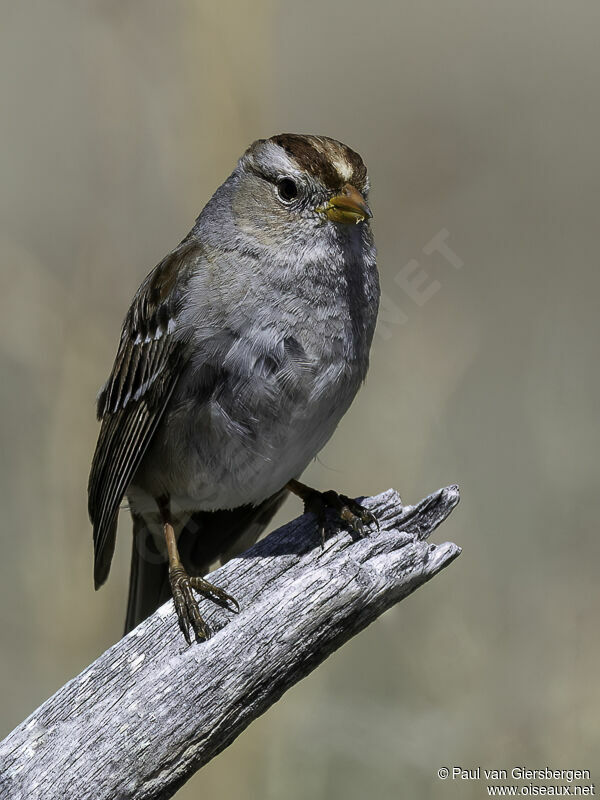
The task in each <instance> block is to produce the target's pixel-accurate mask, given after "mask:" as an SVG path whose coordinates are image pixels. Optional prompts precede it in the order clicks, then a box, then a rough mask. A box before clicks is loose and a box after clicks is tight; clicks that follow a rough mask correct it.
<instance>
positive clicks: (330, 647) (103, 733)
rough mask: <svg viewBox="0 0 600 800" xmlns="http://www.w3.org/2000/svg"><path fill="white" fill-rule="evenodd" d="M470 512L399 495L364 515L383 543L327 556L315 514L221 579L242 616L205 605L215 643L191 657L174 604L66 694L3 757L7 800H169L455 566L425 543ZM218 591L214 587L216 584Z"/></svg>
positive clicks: (334, 550)
mask: <svg viewBox="0 0 600 800" xmlns="http://www.w3.org/2000/svg"><path fill="white" fill-rule="evenodd" d="M458 499H459V495H458V489H457V487H455V486H450V487H448V488H447V489H441V490H440V491H438V492H436V493H435V494H432V495H430V496H429V497H427V498H425V500H422V501H421V502H420V503H419V504H418V505H416V506H402V503H401V500H400V497H399V496H398V494H397V493H396V492H394V491H392V490H390V491H387V492H384V493H383V494H381V495H378V496H377V497H372V498H368V499H366V500H365V501H364V504H365V505H366V506H367V507H368V508H370V509H371V510H372V511H374V513H375V514H376V515H377V517H378V519H379V521H380V525H381V530H380V531H378V532H377V531H373V532H372V533H371V534H370V535H369V536H367V537H364V538H358V537H357V536H356V535H353V534H350V533H348V532H345V531H342V532H338V533H337V534H336V535H334V536H332V537H331V538H329V539H328V540H327V543H326V546H325V549H324V550H323V551H321V549H320V547H319V541H318V536H317V532H316V526H315V524H314V518H313V516H312V515H310V514H307V515H304V516H302V517H299V518H298V519H296V520H294V521H293V522H291V523H289V524H288V525H285V526H284V527H283V528H280V529H279V530H277V531H275V532H274V533H272V534H271V535H270V536H268V537H267V538H266V539H264V540H263V541H261V542H259V543H258V544H257V545H255V546H254V547H252V548H251V549H250V550H248V551H247V552H246V553H243V554H242V555H241V556H240V557H239V558H236V559H234V560H232V561H230V562H229V563H227V564H226V565H225V566H224V567H221V568H220V569H219V570H218V572H215V573H213V578H214V582H215V583H217V584H218V585H219V586H222V587H223V588H224V589H226V590H227V591H228V592H230V593H231V594H233V595H234V596H235V597H236V598H237V599H238V601H239V603H240V606H241V609H242V610H241V612H240V613H239V614H237V615H234V614H231V613H228V612H227V611H225V610H223V609H220V608H218V607H216V606H214V605H212V604H210V603H208V602H206V601H202V604H201V611H202V613H203V614H205V618H206V619H207V621H208V622H209V624H210V626H211V627H212V629H213V631H215V633H214V635H213V636H212V638H211V639H209V640H208V641H207V642H204V643H202V644H199V645H192V646H191V647H187V646H186V645H185V642H184V640H183V637H182V636H181V633H180V632H179V629H178V627H177V622H176V619H175V616H174V612H173V606H172V603H171V602H169V603H167V604H166V605H164V606H163V607H162V608H161V609H159V610H158V611H157V612H156V613H155V614H154V615H153V616H152V617H151V618H150V619H148V620H146V621H145V622H144V623H143V624H142V625H140V626H139V627H138V628H136V630H134V631H132V632H131V633H130V634H129V635H128V636H126V637H125V638H124V639H122V640H121V641H119V642H118V643H117V644H115V645H114V646H113V647H111V648H110V650H107V651H106V652H105V653H104V654H103V655H101V656H100V658H98V659H97V660H96V661H95V662H94V663H93V664H91V665H90V666H89V667H88V668H87V669H85V670H84V671H83V672H82V673H81V674H80V675H78V676H77V677H76V678H74V679H73V680H71V681H70V682H69V683H67V684H66V685H65V686H63V687H62V688H61V689H60V690H59V691H58V692H57V693H56V694H55V695H54V696H53V697H51V698H50V699H49V700H47V701H46V702H45V703H44V704H43V705H42V706H40V708H38V709H37V711H35V712H34V713H33V714H32V715H31V716H30V717H29V718H28V719H27V720H25V722H23V723H22V724H21V725H20V726H19V727H18V728H16V729H15V730H14V731H13V732H12V733H11V734H10V735H9V736H8V737H7V738H6V739H5V740H4V742H2V743H1V744H0V797H2V798H11V800H21V798H23V800H24V799H25V798H28V799H29V798H34V797H40V798H44V800H51V799H53V798H56V799H57V800H58V798H61V799H62V798H65V797H72V798H75V797H76V798H78V800H86V798H89V799H90V800H92V799H93V800H103V799H104V798H106V800H108V799H109V798H110V800H115V798H118V799H119V800H127V799H128V798H136V800H142V799H148V800H149V799H150V798H153V799H154V798H168V797H171V796H172V795H173V794H174V793H175V791H176V790H177V789H178V788H179V787H180V786H181V785H182V784H183V783H184V782H185V781H186V780H187V779H188V778H189V777H190V776H191V775H192V774H193V773H194V772H195V771H196V770H197V769H199V768H200V767H201V766H202V765H203V764H206V763H207V761H209V760H210V759H211V758H213V756H215V755H217V753H219V752H220V751H221V750H223V749H224V748H225V747H227V746H228V745H229V744H230V743H231V742H232V741H233V740H234V739H235V738H236V737H237V736H238V735H239V734H240V733H241V732H242V731H243V730H244V728H246V726H247V725H249V724H250V722H252V720H254V719H256V718H257V717H258V716H259V715H260V714H262V713H263V712H264V711H266V710H267V709H268V708H269V706H271V705H272V704H273V703H274V702H275V701H276V700H278V699H279V698H280V697H281V695H282V694H283V693H284V692H285V691H286V689H288V688H289V687H290V686H292V685H293V684H294V683H296V682H297V681H299V680H300V679H301V678H303V677H304V676H306V675H308V673H309V672H311V670H313V669H314V668H315V667H316V666H317V665H318V664H320V663H321V662H322V661H323V660H324V659H325V658H326V657H327V656H328V655H330V653H332V652H333V651H334V650H336V649H337V648H338V647H340V645H342V644H343V643H344V642H346V641H347V640H348V639H350V638H351V637H352V636H354V635H355V634H356V633H358V632H359V631H360V630H362V629H363V628H365V627H366V626H367V625H368V624H369V623H370V622H372V621H373V620H374V619H376V617H378V616H379V615H380V614H382V613H383V612H384V611H385V610H386V609H388V608H389V607H390V606H392V605H393V604H394V603H397V602H398V601H400V600H402V599H403V598H404V597H406V596H407V595H408V594H410V593H411V592H412V591H414V590H415V589H416V588H417V587H418V586H420V585H421V584H422V583H425V582H426V581H428V580H429V579H430V578H432V577H433V576H434V575H435V574H436V573H437V572H439V571H440V570H441V569H443V568H444V567H445V566H447V565H448V564H449V563H450V562H451V561H452V560H453V559H455V558H456V557H457V556H458V555H459V553H460V548H459V547H457V546H456V545H455V544H451V543H445V544H440V545H435V544H428V543H427V541H426V539H427V537H428V536H429V534H430V533H431V532H432V531H433V530H434V529H435V528H436V527H437V526H438V525H439V524H440V523H441V522H442V521H443V520H444V519H445V518H446V517H447V516H448V514H449V513H450V512H451V511H452V509H453V508H454V506H455V505H456V504H457V502H458ZM211 579H212V578H211Z"/></svg>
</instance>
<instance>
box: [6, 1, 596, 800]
mask: <svg viewBox="0 0 600 800" xmlns="http://www.w3.org/2000/svg"><path fill="white" fill-rule="evenodd" d="M217 6H218V7H217ZM599 25H600V5H599V4H598V3H597V2H596V1H595V0H590V2H580V1H578V0H575V2H572V3H564V2H558V0H531V2H526V3H524V2H522V0H505V2H503V3H481V2H476V1H475V0H455V1H454V2H451V3H446V2H441V0H437V2H428V1H427V0H426V1H425V2H423V0H420V1H419V2H416V0H411V1H410V2H406V1H404V0H402V1H401V2H398V0H378V1H377V2H373V3H362V2H358V0H326V2H323V0H321V1H320V2H317V1H316V0H304V2H302V3H298V2H293V0H253V2H252V3H250V2H232V0H225V2H221V3H219V4H215V3H204V2H192V1H191V0H189V2H183V0H171V2H169V3H166V2H159V1H158V0H154V1H150V2H143V3H142V2H130V3H121V2H114V1H113V2H111V0H95V1H93V0H90V1H89V2H86V3H71V2H67V0H55V2H53V3H43V2H32V0H25V2H21V3H10V2H6V1H5V2H2V4H1V5H0V37H1V39H0V41H1V45H0V107H1V109H2V113H1V117H0V161H1V175H2V190H1V192H0V263H1V272H0V281H1V283H0V304H1V317H0V318H1V322H0V324H1V326H2V335H1V336H0V365H1V381H0V413H1V415H2V417H1V419H2V424H1V426H0V437H1V438H0V448H1V452H2V461H1V465H0V471H1V473H0V502H1V508H2V526H1V533H0V536H1V537H2V559H1V560H0V647H1V656H0V687H1V689H0V692H1V697H0V737H2V736H4V735H6V734H7V733H8V732H9V731H10V730H11V728H13V727H14V726H15V725H16V724H18V723H19V722H20V721H21V720H22V719H23V718H25V716H27V715H28V714H29V713H30V712H31V711H33V710H34V709H35V707H36V706H37V705H38V704H39V703H41V702H42V701H43V700H45V699H46V698H47V697H48V696H49V695H50V694H51V693H52V692H54V691H55V690H56V689H57V688H58V687H59V686H61V685H62V684H63V683H65V682H66V681H67V680H68V679H69V678H71V677H72V676H74V675H75V674H76V673H78V672H79V671H80V670H81V669H82V668H83V667H85V666H86V665H87V664H88V663H89V662H91V661H92V660H93V659H94V658H96V657H97V656H98V655H99V654H100V653H101V652H102V651H103V650H104V649H105V648H107V647H108V646H109V645H111V644H112V643H113V642H114V641H115V640H116V639H117V638H118V637H119V636H120V634H121V630H122V624H123V615H124V610H125V597H126V585H127V579H128V571H129V546H130V538H129V530H130V523H129V520H128V518H127V517H128V515H127V514H126V513H123V514H122V520H121V531H120V536H119V540H118V542H119V544H118V554H117V556H118V557H117V558H116V559H115V561H114V564H113V569H112V573H111V576H110V580H109V583H108V585H107V586H105V587H104V588H103V590H102V591H101V592H99V593H97V594H96V593H94V590H93V585H92V546H91V530H90V525H89V522H88V519H87V513H86V482H87V474H88V468H89V463H90V459H91V455H92V452H93V448H94V445H95V440H96V436H97V431H98V426H97V424H96V422H95V414H94V401H95V396H96V393H97V391H98V389H99V387H100V385H101V384H102V382H103V381H104V380H105V378H106V377H107V375H108V372H109V370H110V367H111V364H112V359H113V356H114V353H115V350H116V345H117V341H118V335H119V330H120V324H121V321H122V318H123V316H124V314H125V311H126V310H127V307H128V305H129V302H130V299H131V297H132V295H133V293H134V291H135V290H136V288H137V286H138V285H139V283H140V281H141V280H142V278H143V277H144V276H145V274H146V273H147V272H148V271H149V270H150V269H151V268H152V267H153V266H154V265H155V264H156V263H157V262H158V261H159V260H160V259H161V258H162V256H163V255H164V254H165V253H167V252H168V251H169V250H170V249H171V248H172V247H173V246H174V245H175V244H176V243H177V242H178V241H179V240H180V239H181V238H182V237H183V236H184V235H185V234H186V233H187V231H188V230H189V228H190V227H191V225H192V223H193V221H194V218H195V217H196V215H197V214H198V212H199V211H200V209H201V208H202V206H203V205H204V204H205V202H206V201H207V199H208V198H209V196H210V195H211V194H212V192H213V191H214V189H215V188H216V187H217V186H218V185H219V184H220V183H221V182H222V181H223V179H224V178H225V177H226V176H227V175H228V174H229V173H230V172H231V170H232V169H233V167H234V164H235V162H236V159H237V158H238V156H239V155H240V154H241V153H242V152H243V150H244V148H245V147H246V146H247V145H248V144H249V143H250V142H251V141H252V140H253V139H255V138H258V137H264V136H269V135H271V134H273V133H277V132H282V131H293V132H311V133H322V134H326V135H329V136H333V137H335V138H339V139H341V140H343V141H344V142H346V143H348V144H350V145H351V146H352V147H354V148H355V149H356V150H358V152H360V153H361V154H362V156H363V158H364V159H365V161H366V163H367V165H368V167H369V171H370V175H371V181H372V186H373V190H372V196H371V200H372V207H373V210H374V215H375V217H374V230H375V235H376V240H377V244H378V250H379V265H380V270H381V279H382V287H383V291H384V297H383V302H382V311H381V315H380V317H381V318H380V326H379V330H378V333H377V335H376V338H375V342H374V346H373V353H372V367H371V371H370V374H369V378H368V380H367V384H366V386H365V387H364V389H363V390H362V391H361V393H360V395H359V396H358V398H357V400H356V401H355V403H354V405H353V407H352V409H351V411H350V412H349V413H348V415H347V416H346V417H345V419H344V420H343V422H342V424H341V425H340V427H339V429H338V431H337V433H336V435H335V437H334V439H333V440H332V441H331V443H330V444H329V445H328V446H327V448H326V449H325V450H324V451H323V453H322V454H321V455H320V457H319V460H318V461H317V462H315V464H314V465H313V466H311V467H310V469H309V470H308V471H307V472H306V473H305V477H306V480H307V482H309V483H311V484H313V485H315V486H318V487H320V488H323V489H325V488H329V487H330V486H335V487H336V488H338V489H340V490H341V491H344V492H347V493H348V494H354V495H357V494H372V493H376V492H378V491H381V490H383V489H386V488H388V487H389V486H394V487H395V488H397V489H398V490H399V491H400V493H401V494H402V496H403V498H404V500H405V501H406V502H415V501H417V500H419V499H420V498H421V497H423V496H424V495H426V494H427V493H429V492H431V491H433V490H435V489H437V488H439V487H440V486H443V485H446V484H449V483H453V482H457V483H459V484H460V486H461V493H462V502H461V505H460V506H459V507H458V509H457V510H456V511H455V512H454V514H453V516H452V517H451V519H450V520H449V521H448V522H447V523H446V524H445V525H444V526H443V527H442V528H441V529H440V531H438V533H437V535H436V540H437V541H443V540H446V539H452V540H454V541H456V542H457V543H458V544H460V545H461V546H462V547H463V554H462V556H461V557H460V558H459V559H458V561H456V562H455V563H454V564H452V565H451V567H449V568H448V569H447V570H446V571H444V572H443V573H442V574H441V575H439V576H438V577H437V578H436V579H435V580H434V581H432V583H430V584H428V585H427V586H426V587H424V588H422V589H420V590H419V591H417V592H416V594H414V595H413V596H411V597H410V598H408V599H407V600H406V601H405V602H403V603H401V604H400V606H398V607H396V608H395V609H393V610H392V611H390V612H388V613H387V614H386V615H385V616H384V617H383V618H382V619H380V620H379V621H378V622H377V623H376V624H374V625H373V626H371V627H370V628H369V629H368V630H367V631H365V632H364V633H362V634H361V635H360V636H358V637H357V638H356V639H354V640H353V641H352V642H350V643H349V644H348V645H346V646H345V647H344V648H343V649H342V650H340V651H339V652H337V653H336V654H335V655H334V656H332V657H331V658H330V659H329V660H328V661H327V662H326V663H325V664H324V665H322V666H321V667H320V668H319V669H317V670H316V672H315V673H314V674H313V675H311V676H310V677H309V678H308V679H306V680H304V681H303V682H302V683H301V684H300V685H298V686H296V687H295V688H294V689H293V690H292V691H290V692H289V693H288V694H286V695H285V696H284V697H283V698H282V700H281V701H280V702H279V703H278V704H277V705H276V706H275V707H274V708H273V709H271V711H269V712H268V713H267V714H266V715H265V716H264V717H262V718H261V719H260V720H258V721H257V722H256V723H254V724H253V725H252V726H251V727H250V728H249V729H248V730H247V731H246V732H245V733H244V734H243V735H242V736H241V737H240V738H239V739H238V740H237V741H236V742H235V743H234V744H233V745H232V746H231V747H229V748H228V749H227V750H226V751H225V752H224V753H223V754H222V755H220V756H219V757H218V758H216V759H215V760H214V761H213V762H211V763H210V764H209V765H208V766H207V767H205V768H204V769H203V770H202V771H201V772H200V773H198V774H197V775H196V776H195V777H194V778H193V779H192V781H191V782H190V783H189V784H187V786H186V787H184V788H183V789H181V790H180V792H179V793H178V795H177V797H178V798H181V800H187V799H188V798H194V797H199V796H204V797H210V796H218V797H219V798H220V800H230V798H231V799H233V798H264V799H265V800H275V798H281V797H284V796H285V797H286V798H289V799H290V800H300V798H306V797H311V798H312V799H313V800H319V799H321V798H323V799H324V798H328V799H329V798H344V800H354V798H356V800H359V799H360V800H362V799H363V798H364V797H365V796H370V797H374V798H378V800H379V798H381V799H382V800H388V798H389V799H390V800H391V799H392V798H397V797H399V796H401V793H402V794H403V795H405V796H408V797H417V796H418V797H419V798H429V797H431V798H438V797H439V798H446V797H448V798H459V797H460V798H467V799H468V798H471V797H472V798H479V797H482V796H485V789H484V785H483V784H482V783H477V782H470V783H467V784H465V783H461V784H459V783H458V782H455V783H453V782H452V781H447V782H445V783H442V782H441V781H439V780H438V779H437V777H436V773H437V770H438V768H439V767H442V766H448V767H452V766H454V765H461V766H463V767H474V766H478V765H480V766H482V767H488V768H489V767H503V768H508V769H510V768H511V767H513V766H520V765H522V766H526V767H530V768H539V767H543V766H550V767H553V768H578V767H579V768H588V769H593V768H594V767H595V766H597V764H598V761H597V758H598V752H599V750H600V723H599V718H600V717H599V713H598V712H599V700H600V684H599V682H598V680H597V676H598V673H599V670H600V644H599V641H598V613H599V610H600V603H599V592H598V579H597V573H598V558H599V556H600V538H599V536H598V530H597V522H596V518H597V502H598V492H599V488H600V487H599V481H598V468H597V454H598V452H599V451H600V426H599V425H598V419H597V417H598V409H599V407H600V406H599V388H600V377H599V374H598V366H597V357H598V356H597V353H598V338H599V334H600V326H599V323H598V297H599V292H600V272H599V270H598V204H599V200H600V175H599V170H598V140H599V135H600V124H599V123H600V109H599V104H598V86H597V84H598V75H599V70H600V48H599V47H598V30H599ZM444 237H445V239H444ZM442 239H444V241H445V244H446V245H447V246H449V247H450V248H451V251H452V254H449V253H446V254H445V255H444V254H443V253H440V252H439V248H438V249H437V250H436V247H435V244H436V243H439V242H440V241H442ZM432 242H433V244H432ZM413 261H416V262H418V266H417V265H415V264H414V263H413ZM419 270H421V271H422V275H421V276H420V277H419V278H418V279H419V280H421V285H420V289H419V294H418V295H415V292H414V291H412V290H411V289H410V287H407V276H408V278H412V279H413V280H415V276H417V275H418V272H419ZM411 295H412V296H411ZM300 510H301V509H300V507H299V504H298V503H297V502H295V501H294V500H290V501H288V503H287V504H286V506H285V507H284V509H283V510H282V512H281V513H280V514H279V516H278V517H277V520H276V524H281V523H282V522H283V521H285V520H287V519H291V518H293V517H295V516H297V515H298V514H299V513H300ZM596 777H597V776H596Z"/></svg>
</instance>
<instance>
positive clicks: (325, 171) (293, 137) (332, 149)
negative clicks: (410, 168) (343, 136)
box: [271, 133, 367, 191]
mask: <svg viewBox="0 0 600 800" xmlns="http://www.w3.org/2000/svg"><path fill="white" fill-rule="evenodd" d="M271 141H272V142H274V143H275V144H277V145H279V146H280V147H283V149H284V150H285V151H286V153H287V154H288V155H289V156H291V157H292V158H293V159H294V161H296V163H297V164H298V166H299V167H300V168H301V169H304V170H306V171H307V172H310V173H311V174H312V175H314V176H315V177H316V178H318V179H319V180H321V181H322V182H323V183H324V184H325V186H327V187H328V188H329V189H334V190H337V189H341V188H342V186H343V185H344V184H345V183H351V184H352V185H353V186H355V187H356V188H357V189H359V191H360V190H361V189H362V188H363V186H364V183H365V181H366V179H367V169H366V167H365V165H364V164H363V160H362V158H361V157H360V156H359V155H358V153H355V152H354V150H351V149H350V148H349V147H348V146H347V145H345V144H342V142H338V141H336V140H335V139H329V138H328V137H326V136H302V135H300V134H297V133H280V134H279V135H278V136H272V137H271ZM336 159H337V160H338V161H342V162H346V163H347V164H348V166H349V167H350V169H351V170H352V174H351V176H350V178H349V179H348V176H343V175H340V173H339V172H338V170H337V169H336V166H335V161H336Z"/></svg>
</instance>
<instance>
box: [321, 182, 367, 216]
mask: <svg viewBox="0 0 600 800" xmlns="http://www.w3.org/2000/svg"><path fill="white" fill-rule="evenodd" d="M317 211H318V212H319V214H325V216H326V217H328V218H329V219H330V220H332V221H333V222H344V223H346V224H349V223H354V224H357V223H358V222H363V221H364V220H365V219H370V218H371V217H372V216H373V214H372V213H371V209H370V208H369V206H368V205H367V204H366V203H365V198H364V197H363V196H362V194H361V193H360V192H359V191H358V189H355V188H354V186H352V184H351V183H347V184H346V185H345V186H344V187H343V188H342V190H341V191H340V193H339V194H336V195H335V196H334V197H332V198H331V200H329V202H328V203H326V204H325V205H324V206H320V207H319V208H317Z"/></svg>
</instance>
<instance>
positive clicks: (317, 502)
mask: <svg viewBox="0 0 600 800" xmlns="http://www.w3.org/2000/svg"><path fill="white" fill-rule="evenodd" d="M286 488H287V489H289V490H290V492H293V493H294V494H296V495H298V497H299V498H300V499H301V500H302V501H303V503H304V512H305V513H306V512H308V511H312V512H313V514H314V515H315V516H316V518H317V524H318V526H319V534H320V536H321V547H324V546H325V534H326V527H327V509H328V508H330V509H332V510H333V511H335V512H336V514H337V515H338V516H339V518H340V519H341V520H342V522H345V523H346V525H349V526H350V527H351V528H352V529H353V530H354V531H356V532H357V533H359V534H360V535H361V536H363V535H364V534H365V529H364V526H365V525H372V524H375V525H377V528H379V523H378V521H377V517H375V516H374V515H373V514H371V512H370V511H367V509H366V508H363V506H361V504H360V503H358V502H357V501H356V500H352V498H351V497H346V495H345V494H338V493H337V492H334V491H333V490H330V491H328V492H319V491H318V490H317V489H311V487H310V486H307V485H306V484H305V483H300V481H297V480H291V481H289V483H287V484H286Z"/></svg>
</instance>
